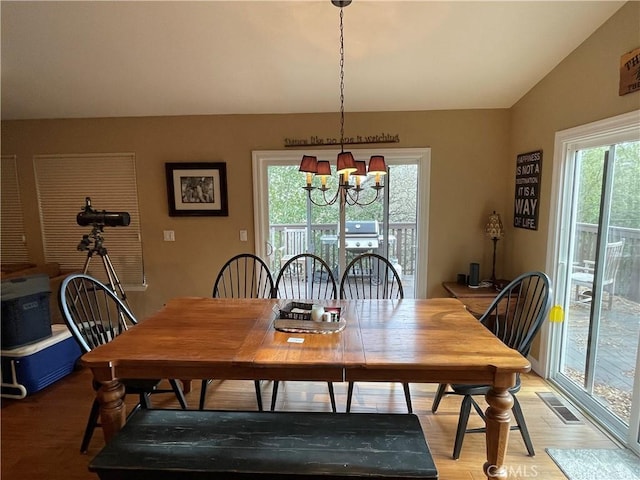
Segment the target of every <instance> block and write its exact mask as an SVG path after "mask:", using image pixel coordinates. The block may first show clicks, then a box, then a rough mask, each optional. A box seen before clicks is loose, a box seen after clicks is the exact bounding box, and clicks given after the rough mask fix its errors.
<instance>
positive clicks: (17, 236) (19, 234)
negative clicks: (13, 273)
mask: <svg viewBox="0 0 640 480" xmlns="http://www.w3.org/2000/svg"><path fill="white" fill-rule="evenodd" d="M1 160H2V163H1V164H0V169H1V170H2V175H1V176H0V178H1V179H2V183H0V188H2V191H1V197H0V202H1V204H2V205H1V208H0V212H1V215H0V222H1V224H2V228H1V230H0V243H1V244H2V249H1V253H0V260H1V261H2V264H6V263H26V262H28V261H29V253H28V251H27V244H26V237H25V233H24V221H23V216H22V202H21V201H20V187H19V185H18V168H17V164H16V156H15V155H2V157H1Z"/></svg>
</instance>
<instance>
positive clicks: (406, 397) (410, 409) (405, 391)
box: [402, 383, 413, 413]
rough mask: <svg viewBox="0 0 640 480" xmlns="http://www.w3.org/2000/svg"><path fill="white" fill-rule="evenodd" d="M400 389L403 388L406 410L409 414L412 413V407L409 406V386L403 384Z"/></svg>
mask: <svg viewBox="0 0 640 480" xmlns="http://www.w3.org/2000/svg"><path fill="white" fill-rule="evenodd" d="M402 387H403V388H404V399H405V400H406V402H407V410H408V411H409V413H413V406H412V405H411V391H410V390H409V384H408V383H403V384H402Z"/></svg>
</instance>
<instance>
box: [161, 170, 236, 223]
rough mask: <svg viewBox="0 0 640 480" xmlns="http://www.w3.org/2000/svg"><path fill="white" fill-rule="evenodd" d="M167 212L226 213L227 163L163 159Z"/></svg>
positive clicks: (212, 214)
mask: <svg viewBox="0 0 640 480" xmlns="http://www.w3.org/2000/svg"><path fill="white" fill-rule="evenodd" d="M165 169H166V173H167V196H168V199H169V216H171V217H180V216H220V217H226V216H228V215H229V207H228V204H227V164H226V163H221V162H217V163H208V162H198V163H165Z"/></svg>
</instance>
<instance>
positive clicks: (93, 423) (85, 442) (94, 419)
mask: <svg viewBox="0 0 640 480" xmlns="http://www.w3.org/2000/svg"><path fill="white" fill-rule="evenodd" d="M99 418H100V404H99V403H98V400H94V401H93V404H92V405H91V411H90V412H89V419H88V420H87V427H86V428H85V429H84V435H83V437H82V443H81V444H80V453H87V450H88V449H89V442H91V437H92V436H93V431H94V430H95V428H96V427H97V426H98V419H99Z"/></svg>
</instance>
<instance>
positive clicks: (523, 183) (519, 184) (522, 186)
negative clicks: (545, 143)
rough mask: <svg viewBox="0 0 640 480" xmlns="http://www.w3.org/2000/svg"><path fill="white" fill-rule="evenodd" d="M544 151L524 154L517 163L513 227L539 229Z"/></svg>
mask: <svg viewBox="0 0 640 480" xmlns="http://www.w3.org/2000/svg"><path fill="white" fill-rule="evenodd" d="M541 172H542V150H537V151H535V152H529V153H522V154H520V155H518V158H517V161H516V195H515V197H516V198H515V204H514V212H513V226H514V227H518V228H526V229H528V230H537V229H538V212H539V211H540V176H541Z"/></svg>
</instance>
